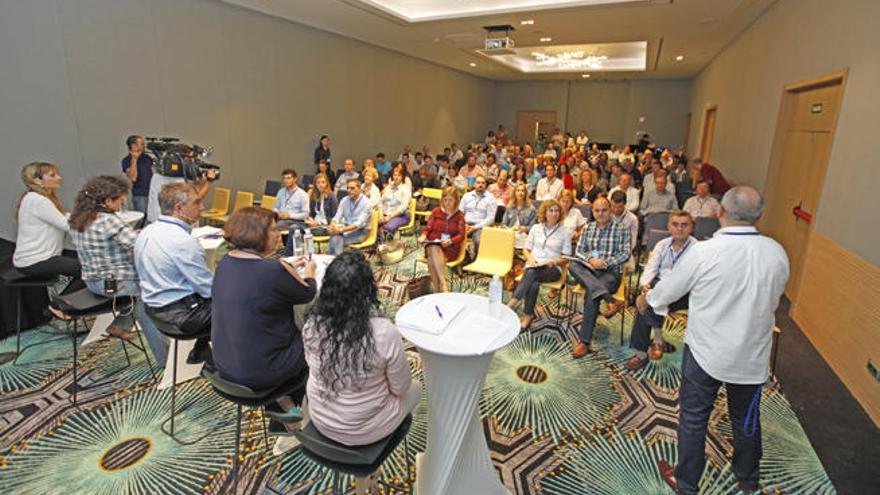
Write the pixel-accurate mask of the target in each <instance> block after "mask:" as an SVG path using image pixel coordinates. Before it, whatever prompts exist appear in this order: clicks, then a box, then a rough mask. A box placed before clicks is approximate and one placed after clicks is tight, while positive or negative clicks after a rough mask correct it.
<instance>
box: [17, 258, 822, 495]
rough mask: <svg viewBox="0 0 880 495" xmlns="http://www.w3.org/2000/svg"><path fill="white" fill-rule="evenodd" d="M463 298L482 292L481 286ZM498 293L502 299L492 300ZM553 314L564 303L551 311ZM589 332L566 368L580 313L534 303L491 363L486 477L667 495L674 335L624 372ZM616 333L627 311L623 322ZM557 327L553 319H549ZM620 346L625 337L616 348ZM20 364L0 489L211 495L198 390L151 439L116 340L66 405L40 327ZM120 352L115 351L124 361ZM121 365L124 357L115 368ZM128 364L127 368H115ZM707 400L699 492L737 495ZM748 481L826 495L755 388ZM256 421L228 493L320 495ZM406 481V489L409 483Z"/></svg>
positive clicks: (204, 392)
mask: <svg viewBox="0 0 880 495" xmlns="http://www.w3.org/2000/svg"><path fill="white" fill-rule="evenodd" d="M419 254H420V253H418V252H410V253H409V254H408V255H407V257H406V258H405V259H404V260H403V261H401V262H400V263H398V264H396V265H393V266H391V267H385V266H381V265H380V264H379V263H378V260H374V262H375V263H376V274H377V279H378V282H379V285H380V289H381V300H382V304H383V311H385V313H386V314H387V315H389V316H393V315H394V313H395V311H396V310H397V308H398V307H399V306H400V305H401V304H402V303H404V302H405V294H404V293H405V283H406V281H408V280H409V279H410V278H411V277H412V276H413V274H414V272H413V270H416V272H415V275H421V274H424V273H425V266H424V265H423V264H416V266H415V267H414V259H415V258H416V257H417V256H418V255H419ZM464 285H465V286H470V288H471V290H474V291H478V292H485V291H486V281H485V279H479V278H475V277H466V279H465V283H464ZM507 296H509V294H505V297H507ZM563 302H565V301H564V298H563ZM621 317H622V316H621V315H618V316H616V317H614V318H613V319H611V320H610V321H606V320H604V319H602V318H600V319H599V327H598V328H597V330H596V333H595V335H596V337H595V340H596V343H597V344H598V347H599V352H597V353H595V354H593V355H591V356H590V357H588V358H585V359H581V360H573V359H571V357H570V348H571V344H570V342H571V340H572V339H574V335H575V329H576V328H577V326H578V325H579V323H580V313H579V312H578V311H571V310H570V309H567V308H565V307H559V306H557V304H556V301H555V300H552V301H551V300H549V299H546V295H542V301H541V304H540V305H539V308H538V318H537V320H536V321H535V323H534V324H533V325H532V327H531V328H530V330H529V331H528V332H527V333H523V334H522V335H520V336H519V337H518V338H517V339H516V340H515V341H514V342H513V343H512V344H511V345H509V346H508V347H506V348H505V349H503V350H502V351H500V352H498V353H497V354H496V356H495V358H494V360H493V362H492V364H491V367H490V369H489V372H488V374H487V377H486V385H485V389H484V391H483V395H482V397H481V400H480V406H479V407H480V413H481V416H482V418H483V428H484V431H485V434H486V439H487V441H488V444H489V449H490V451H491V454H492V459H493V461H494V463H495V467H496V470H497V472H498V476H499V477H500V478H501V480H502V481H503V483H504V484H505V485H506V486H507V487H508V489H509V490H510V491H511V492H512V493H516V494H553V495H557V494H558V495H564V494H572V495H575V494H577V495H580V494H592V493H595V494H627V495H629V494H668V493H671V490H669V489H668V488H667V487H666V485H665V484H664V483H663V481H662V479H661V478H660V475H659V473H658V472H657V469H656V462H657V460H659V459H666V460H668V461H670V462H675V460H676V457H677V453H676V448H675V441H676V439H675V428H676V421H677V410H678V407H677V393H678V392H677V389H678V385H679V379H680V372H679V366H680V359H681V352H680V350H681V348H682V341H683V338H684V329H685V324H684V322H683V321H681V320H671V321H667V325H666V328H665V335H666V336H667V340H669V341H671V342H672V343H674V344H675V346H676V348H677V349H678V350H679V351H678V352H675V353H672V354H667V355H665V356H664V357H663V359H661V360H659V361H655V362H651V363H650V364H649V365H648V366H647V367H646V368H643V369H642V370H640V371H638V372H636V373H629V372H626V371H624V370H623V367H622V363H623V361H624V360H625V359H626V358H627V357H628V356H629V355H630V351H629V350H628V349H627V348H626V347H625V346H621V345H620V338H621V336H620V328H621V325H620V318H621ZM624 317H625V325H624V332H627V331H628V328H629V325H630V324H631V322H632V318H633V314H632V313H631V312H630V313H626V314H625V316H624ZM557 320H558V322H557ZM624 338H625V339H627V340H628V335H627V334H625V335H624ZM22 345H23V347H24V348H25V351H24V352H23V353H22V355H21V356H20V358H19V359H18V361H17V362H16V363H15V364H5V365H2V366H0V394H2V399H0V429H2V440H0V487H2V488H0V492H3V493H20V494H100V495H103V494H107V495H110V494H114V495H115V494H145V495H146V494H150V495H153V494H198V493H208V494H226V493H230V492H231V478H230V470H231V466H232V455H233V444H234V439H235V407H234V406H233V405H232V404H230V403H228V402H226V401H225V400H223V399H222V398H220V397H219V396H217V395H216V394H214V393H213V392H212V391H211V388H210V387H209V386H208V385H207V383H206V382H205V381H204V380H201V379H199V380H195V381H191V382H188V383H187V384H185V385H183V386H181V387H179V388H178V401H179V404H178V408H180V407H181V406H183V407H186V406H189V407H187V409H186V411H185V413H184V414H182V415H181V416H179V417H178V420H177V424H176V429H177V433H178V435H179V436H180V437H183V438H185V439H194V438H198V437H201V436H204V438H203V439H201V440H200V441H198V442H196V443H194V444H192V445H189V446H185V445H180V444H178V443H176V442H174V441H173V440H172V439H170V438H169V437H168V436H167V435H165V434H163V433H162V432H161V430H160V427H161V424H162V423H163V421H165V420H166V419H167V417H168V411H169V410H170V400H171V394H170V390H163V391H157V390H156V388H155V387H154V386H153V383H152V379H151V376H150V372H149V368H148V366H147V364H146V360H145V357H144V355H143V353H141V352H140V351H138V350H136V349H132V348H131V347H128V348H127V349H125V350H124V349H123V347H122V344H121V343H120V341H117V340H114V341H108V340H104V341H100V342H98V343H95V344H91V345H89V346H85V347H81V348H80V355H79V363H78V373H79V380H78V387H79V388H78V390H79V392H78V401H79V406H78V407H73V406H72V404H71V403H70V401H69V397H70V395H71V393H72V391H73V389H74V386H75V385H74V383H73V373H72V368H73V366H72V365H73V362H72V361H73V360H72V353H71V341H70V339H69V337H65V336H64V335H63V334H61V333H60V332H58V331H57V330H55V329H54V328H52V327H43V328H40V329H36V330H32V331H29V332H26V333H25V334H23V336H22ZM10 349H11V350H14V349H15V339H14V338H11V339H7V340H5V341H3V342H0V352H5V351H8V350H10ZM126 351H127V354H126ZM408 353H409V355H410V358H411V362H412V366H413V369H414V371H413V373H414V376H416V377H417V378H418V379H420V380H421V379H422V374H421V370H420V362H419V356H418V352H417V351H416V350H415V349H413V348H409V349H408ZM127 356H128V357H127ZM129 360H130V363H131V364H130V365H128V364H129ZM724 404H725V401H724V397H723V392H722V395H721V396H720V397H719V399H718V403H717V405H718V407H716V412H715V414H714V415H713V417H712V420H711V423H710V426H709V438H708V442H707V450H708V452H709V464H708V466H707V469H706V474H705V476H704V478H703V485H702V493H706V494H712V495H721V494H725V495H728V494H736V493H739V491H738V490H737V488H736V483H735V479H734V478H733V474H732V473H731V471H730V466H729V464H728V459H729V457H730V454H731V450H732V447H731V440H730V439H731V426H730V421H729V419H728V417H727V415H726V407H725V405H724ZM427 414H428V412H427V409H426V406H425V400H424V397H423V400H422V403H421V404H420V405H419V406H418V407H417V408H416V410H415V412H414V414H413V425H412V428H411V430H410V433H409V437H408V440H409V442H408V443H409V448H410V451H411V452H410V455H412V454H413V453H414V452H415V451H422V450H424V448H425V442H426V439H427ZM761 416H762V418H763V428H764V431H763V433H764V458H763V461H762V466H761V467H762V477H763V479H762V480H761V481H762V484H763V486H764V490H765V492H766V493H785V494H832V493H836V492H835V489H834V487H833V486H832V484H831V482H830V480H829V479H828V476H827V475H826V473H825V471H824V469H823V467H822V464H821V463H820V461H819V459H818V458H817V456H816V454H815V452H814V450H813V448H812V447H811V445H810V443H809V441H808V439H807V437H806V435H805V434H804V431H803V429H802V428H801V426H800V424H799V423H798V420H797V418H796V416H795V414H794V412H793V411H792V409H791V406H790V405H789V403H788V401H787V400H786V399H785V397H784V395H783V394H782V393H781V392H780V391H779V390H778V388H777V387H765V391H764V397H763V400H762V402H761ZM261 425H262V420H261V418H260V415H259V413H257V412H251V413H248V414H246V417H245V420H244V425H243V427H244V431H245V432H246V434H245V435H244V450H243V460H244V463H243V467H242V472H241V473H242V474H241V477H240V482H239V492H240V493H254V494H317V493H329V487H330V486H331V484H332V480H333V477H332V474H331V473H328V472H325V471H324V470H322V469H321V468H320V467H319V466H318V465H317V464H315V463H314V462H312V461H310V460H309V459H308V458H306V457H305V456H304V455H303V454H302V453H301V452H300V451H299V449H295V450H293V451H291V452H289V453H287V454H285V455H284V456H280V457H276V456H273V455H272V454H271V450H267V448H266V444H265V443H264V442H263V436H262V431H261ZM407 465H408V463H407V462H406V459H405V454H404V449H403V447H402V444H401V447H399V448H398V449H397V450H396V451H395V452H394V453H393V454H392V456H391V457H390V458H389V460H388V461H387V462H386V464H385V465H384V467H383V471H382V473H381V476H382V478H383V479H384V480H385V481H386V482H387V483H388V484H389V487H390V488H389V489H388V490H387V492H386V493H391V492H393V493H410V492H411V487H412V484H411V481H412V478H409V479H408V472H407ZM408 481H409V482H408Z"/></svg>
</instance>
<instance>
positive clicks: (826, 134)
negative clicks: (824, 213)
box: [760, 78, 843, 305]
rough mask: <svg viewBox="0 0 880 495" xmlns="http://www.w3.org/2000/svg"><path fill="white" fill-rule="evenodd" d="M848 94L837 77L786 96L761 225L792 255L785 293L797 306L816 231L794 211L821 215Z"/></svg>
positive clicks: (773, 153)
mask: <svg viewBox="0 0 880 495" xmlns="http://www.w3.org/2000/svg"><path fill="white" fill-rule="evenodd" d="M842 91H843V85H842V79H841V78H837V79H833V80H831V81H825V82H822V83H819V84H813V85H808V86H806V87H795V88H791V89H787V90H786V92H785V93H784V94H783V102H782V109H781V111H780V120H779V124H778V128H777V137H776V141H775V143H774V148H773V152H772V154H771V164H770V170H769V172H768V178H767V183H766V185H765V190H764V195H765V198H766V202H767V204H766V208H765V212H764V217H763V218H762V219H761V224H760V226H761V228H762V230H764V231H765V232H766V233H767V234H768V235H770V236H772V237H773V238H774V239H776V240H777V241H779V243H780V244H782V246H783V247H784V248H785V251H786V253H788V258H789V263H790V266H791V276H790V278H789V281H788V285H787V286H786V288H785V293H786V295H788V298H789V299H790V300H791V301H792V305H795V304H796V303H797V297H798V292H799V290H800V286H801V280H802V268H803V264H804V254H805V253H806V251H807V246H808V244H809V242H810V235H811V233H812V230H813V224H812V223H811V222H807V221H805V220H802V219H799V218H798V217H797V216H795V215H794V213H793V209H794V208H795V207H800V208H801V209H802V210H803V211H804V212H806V213H808V214H810V215H815V214H816V211H817V210H818V207H819V199H820V196H821V194H822V186H823V184H824V182H825V172H826V169H827V166H828V158H829V156H830V154H831V143H832V140H833V132H834V126H835V123H836V121H837V111H838V108H839V103H840V96H841V93H842Z"/></svg>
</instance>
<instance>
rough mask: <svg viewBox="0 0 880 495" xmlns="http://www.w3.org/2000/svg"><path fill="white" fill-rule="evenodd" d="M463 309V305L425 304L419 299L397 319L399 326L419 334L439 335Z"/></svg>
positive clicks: (449, 303)
mask: <svg viewBox="0 0 880 495" xmlns="http://www.w3.org/2000/svg"><path fill="white" fill-rule="evenodd" d="M463 309H464V305H463V304H460V303H456V302H452V301H437V302H436V303H432V302H427V299H425V298H419V299H418V300H417V302H416V304H415V305H414V306H413V307H412V308H411V311H407V312H406V313H405V314H403V315H401V316H400V317H398V319H397V323H398V324H399V325H403V326H406V327H408V328H411V329H413V330H418V331H419V332H426V333H430V334H432V335H440V334H441V333H443V331H444V330H446V328H447V327H448V326H449V325H450V324H451V323H452V322H453V321H455V318H456V317H457V316H458V315H459V313H461V311H462V310H463Z"/></svg>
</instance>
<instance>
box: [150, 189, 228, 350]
mask: <svg viewBox="0 0 880 495" xmlns="http://www.w3.org/2000/svg"><path fill="white" fill-rule="evenodd" d="M159 207H160V208H161V210H162V215H161V216H159V219H158V221H156V222H154V223H152V224H150V225H148V226H147V227H146V228H145V229H144V230H143V231H141V233H140V235H139V236H138V238H137V240H136V241H135V244H134V264H135V267H136V268H137V272H138V277H139V279H140V286H141V298H142V299H143V301H144V304H145V305H146V307H147V308H146V311H147V314H148V315H149V316H150V317H151V318H153V319H154V320H158V321H160V322H163V323H168V324H170V325H174V326H176V327H178V328H179V329H180V331H181V332H182V333H184V334H188V335H193V336H196V335H201V337H199V338H198V339H197V340H196V343H195V346H194V347H193V350H192V352H190V353H189V356H188V357H187V359H186V362H187V363H189V364H197V363H201V362H204V361H210V360H211V349H210V347H209V345H208V344H209V342H210V337H209V334H210V330H211V284H212V281H213V275H212V274H211V271H210V270H209V269H208V265H207V263H206V262H205V251H204V250H203V249H202V246H201V245H199V241H198V240H196V238H195V237H193V236H192V235H191V232H192V226H193V225H194V224H195V223H196V222H198V220H199V216H200V215H201V213H202V210H203V208H204V205H203V204H202V199H201V197H200V196H199V191H198V190H197V189H196V187H195V186H194V185H192V184H167V185H165V186H164V187H163V188H162V190H161V191H160V192H159ZM160 364H162V363H160Z"/></svg>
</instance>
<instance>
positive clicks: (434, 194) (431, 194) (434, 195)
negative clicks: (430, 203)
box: [415, 187, 443, 218]
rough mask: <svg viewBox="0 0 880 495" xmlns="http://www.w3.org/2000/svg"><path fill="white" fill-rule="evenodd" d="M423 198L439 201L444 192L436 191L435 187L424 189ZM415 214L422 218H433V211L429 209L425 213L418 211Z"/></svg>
mask: <svg viewBox="0 0 880 495" xmlns="http://www.w3.org/2000/svg"><path fill="white" fill-rule="evenodd" d="M422 196H424V197H426V198H428V199H436V200H438V201H439V200H440V198H441V197H442V196H443V190H442V189H434V188H433V187H425V188H423V189H422ZM415 214H416V215H418V216H420V217H425V218H428V217H429V216H431V210H430V209H427V210H424V211H416V212H415Z"/></svg>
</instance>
